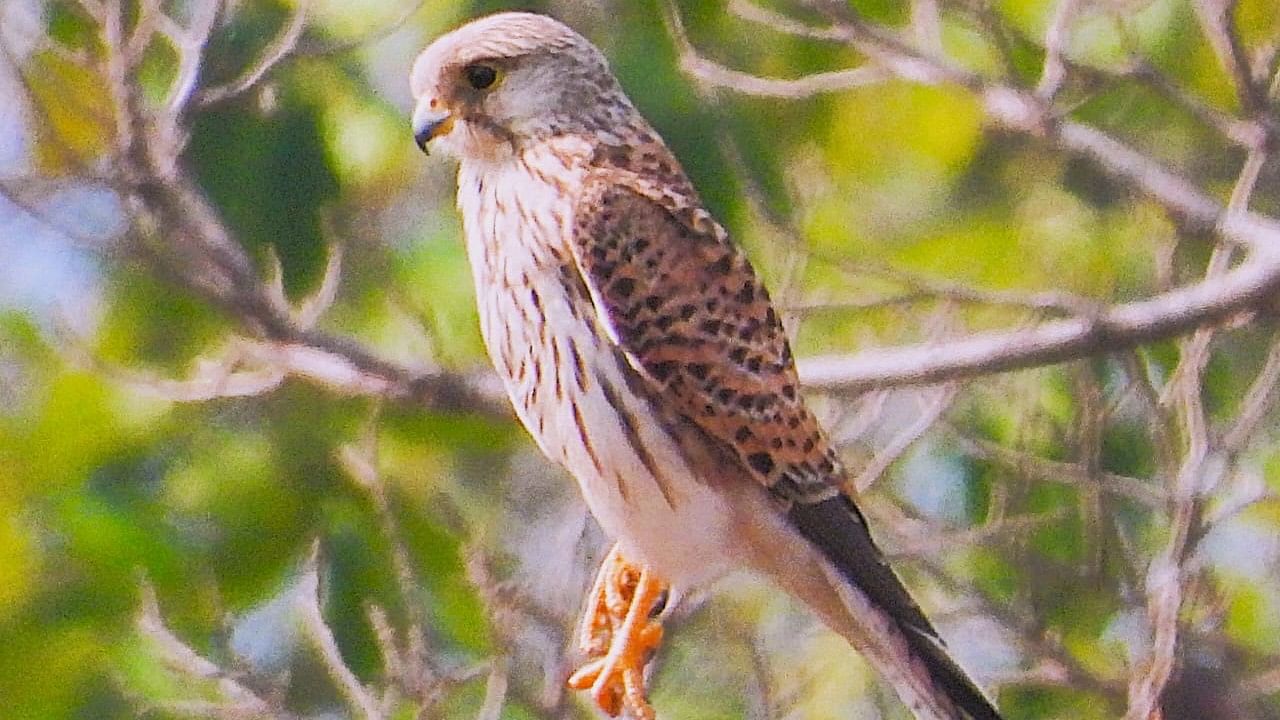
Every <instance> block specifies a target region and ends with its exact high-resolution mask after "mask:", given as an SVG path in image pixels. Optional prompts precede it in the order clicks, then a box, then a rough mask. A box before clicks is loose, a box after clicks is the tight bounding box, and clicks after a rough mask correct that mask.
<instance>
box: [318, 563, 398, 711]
mask: <svg viewBox="0 0 1280 720" xmlns="http://www.w3.org/2000/svg"><path fill="white" fill-rule="evenodd" d="M319 558H320V548H319V544H316V545H315V546H314V547H313V548H312V550H311V553H310V555H309V557H308V558H307V561H306V565H305V566H304V568H303V571H302V577H301V579H300V580H299V582H298V587H297V607H298V613H299V616H300V619H301V621H302V630H303V634H304V635H305V636H306V637H307V639H308V640H310V641H311V644H312V646H313V647H314V648H315V649H316V652H317V654H318V655H319V656H320V661H321V663H322V664H323V665H324V669H325V671H326V672H327V673H328V674H329V678H330V679H331V680H333V682H334V685H335V686H336V687H337V689H338V693H339V694H340V695H341V696H342V699H343V701H344V702H346V704H347V706H348V707H349V708H350V709H351V711H352V712H353V713H355V714H356V715H357V716H358V717H361V718H364V719H365V720H381V718H382V709H381V708H380V707H379V704H378V701H377V700H376V699H375V698H374V697H373V695H371V694H370V693H369V691H368V690H367V689H366V688H365V686H364V685H363V684H362V683H361V682H360V678H357V677H356V675H355V673H353V672H351V668H349V667H347V663H346V661H345V660H343V659H342V651H341V650H339V649H338V641H337V639H335V638H334V637H333V631H332V630H330V629H329V626H328V624H327V623H325V621H324V615H323V613H321V611H320V568H319V564H320V559H319Z"/></svg>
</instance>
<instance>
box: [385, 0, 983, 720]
mask: <svg viewBox="0 0 1280 720" xmlns="http://www.w3.org/2000/svg"><path fill="white" fill-rule="evenodd" d="M410 89H411V91H412V94H413V97H414V107H413V111H412V125H413V134H414V138H415V140H416V142H417V144H418V145H419V147H421V149H422V150H423V151H424V152H427V153H428V154H431V153H432V152H435V153H438V154H441V155H445V156H447V157H451V158H453V159H455V160H456V161H457V163H458V169H457V206H458V209H459V212H460V214H461V217H462V225H463V236H464V242H465V245H466V249H467V255H468V258H469V263H470V266H471V271H472V276H473V280H474V282H475V288H476V299H477V305H478V315H479V322H480V330H481V335H482V336H483V339H484V343H485V346H486V348H487V351H488V353H489V355H490V358H491V359H492V361H493V364H494V366H495V368H496V370H497V373H498V375H499V376H500V378H501V380H502V383H503V386H504V387H505V390H506V393H507V395H508V396H509V398H510V400H511V403H512V406H513V408H514V411H515V414H516V416H517V417H518V419H519V421H520V422H521V424H523V426H524V427H525V428H526V429H527V430H528V432H529V434H530V435H531V436H532V438H533V440H534V442H535V443H536V444H537V446H538V447H539V449H540V450H541V451H542V452H543V453H544V454H545V455H546V456H547V457H548V458H550V459H551V460H553V461H555V462H557V463H559V464H560V465H562V466H563V467H564V468H565V469H567V471H568V473H569V474H570V475H572V476H573V478H574V479H575V480H576V481H577V483H578V485H579V487H580V489H581V491H582V495H583V497H584V499H585V501H586V504H587V507H588V509H589V510H590V511H591V513H592V514H593V515H594V517H595V519H596V521H597V522H598V523H599V525H600V526H601V528H602V529H603V531H604V532H605V533H606V534H607V535H608V536H609V537H610V538H612V539H613V540H614V541H615V545H614V546H613V549H612V550H611V551H610V552H609V555H608V557H607V558H606V560H605V562H604V564H603V565H602V567H601V570H600V573H599V574H598V576H597V579H596V582H595V584H594V586H593V587H592V589H591V592H590V594H589V595H588V599H587V609H586V612H585V614H584V618H583V625H582V629H581V638H580V641H581V643H582V646H583V649H584V650H585V651H586V652H587V655H588V658H589V662H587V663H586V664H585V665H584V666H583V667H582V668H581V669H580V670H579V671H578V672H577V673H575V674H574V675H573V676H572V677H570V678H569V685H570V686H571V687H576V688H579V689H583V690H588V691H589V692H590V693H591V697H592V698H593V699H594V701H595V702H596V703H597V705H598V706H599V707H600V708H601V709H603V710H604V711H605V712H606V713H607V714H609V715H611V716H613V715H616V714H618V713H619V712H620V711H622V710H624V709H625V710H627V711H629V712H630V713H631V714H632V715H633V716H634V717H639V718H651V717H654V712H655V711H654V709H653V708H652V707H651V706H650V705H649V704H648V701H647V699H646V697H645V688H644V677H643V671H644V668H645V666H646V663H647V662H648V660H649V659H650V656H651V655H652V654H653V653H654V652H656V651H657V649H658V647H659V645H660V642H661V635H662V628H661V622H660V621H661V617H660V614H661V613H660V611H661V610H662V607H663V606H664V604H665V603H666V599H667V597H668V593H669V591H670V590H671V589H672V588H675V590H676V591H677V592H684V591H687V590H689V589H692V588H701V587H705V586H708V585H710V584H711V583H713V582H714V581H715V580H717V579H718V578H720V577H722V576H723V575H725V574H727V573H729V572H731V571H735V570H740V569H745V570H750V571H755V572H757V573H759V574H761V575H763V576H764V577H766V578H768V579H770V580H771V581H773V583H774V584H775V585H776V586H778V587H780V588H782V589H783V590H784V591H786V592H789V593H790V594H792V595H793V596H795V597H796V598H797V599H799V600H800V601H801V602H802V603H803V604H805V605H806V606H808V607H809V608H811V609H812V611H813V612H814V613H815V614H816V615H817V616H818V617H820V618H821V619H822V620H823V621H825V623H826V624H827V625H829V626H830V627H831V628H832V629H834V630H835V631H836V632H837V633H839V634H840V635H842V636H843V637H844V638H846V639H847V640H848V642H849V643H850V644H851V645H852V646H853V648H854V649H856V650H857V651H858V652H860V653H861V654H862V655H863V656H864V657H865V658H866V659H867V660H868V661H869V662H870V663H871V664H872V665H873V666H874V667H875V668H876V669H877V671H878V672H879V673H880V674H881V676H882V677H883V678H884V679H885V680H886V682H887V683H888V684H889V685H890V686H891V687H892V688H893V689H894V691H895V692H896V693H897V695H898V696H899V698H900V699H901V700H902V701H903V703H904V704H905V705H906V706H907V708H908V709H910V710H911V711H912V712H913V713H914V714H915V715H916V717H919V718H930V719H940V720H959V719H971V720H993V719H997V718H999V717H1000V714H999V712H998V711H997V709H996V707H995V705H994V704H993V702H992V701H991V700H990V699H988V697H987V696H986V695H985V694H984V693H983V691H982V690H981V689H980V688H979V687H978V686H977V685H976V684H975V682H974V681H973V680H971V679H970V677H969V676H968V675H967V674H966V673H965V671H964V670H963V669H962V668H961V667H960V665H959V664H958V663H957V662H956V661H955V660H954V659H952V657H951V656H950V654H949V651H948V649H947V646H946V644H945V642H944V641H943V639H942V638H941V636H940V635H939V634H938V632H937V630H936V629H935V628H934V626H933V625H932V624H931V623H930V621H929V620H928V619H927V617H926V616H925V614H924V613H923V612H922V610H921V608H920V606H919V605H918V604H917V603H916V601H915V600H914V599H913V598H912V596H911V594H910V593H909V592H908V590H907V588H906V587H905V586H904V585H903V583H902V581H901V580H900V579H899V577H898V576H897V574H895V572H894V571H893V570H892V569H891V568H890V566H889V565H888V564H887V562H886V559H885V556H884V554H883V553H882V552H881V551H880V549H879V548H878V547H877V545H876V543H875V541H874V539H873V537H872V534H871V530H870V528H869V527H868V524H867V520H866V518H865V517H864V515H863V513H862V512H861V511H860V510H859V508H858V506H857V504H856V503H855V498H854V496H853V495H852V494H851V491H850V490H849V489H848V488H849V486H850V485H851V484H850V483H849V482H848V479H849V476H848V472H847V470H846V469H845V467H844V465H843V463H842V462H841V459H840V457H839V455H838V454H837V452H836V449H835V447H834V446H833V444H832V442H831V440H830V439H829V438H828V436H827V434H826V433H825V431H824V430H823V428H822V427H821V426H820V425H819V422H818V420H817V418H816V416H815V415H814V413H813V412H812V411H811V410H810V409H809V408H808V407H807V406H806V404H805V399H804V397H803V395H802V393H801V391H800V384H799V380H798V375H797V371H796V366H795V359H794V357H793V355H792V351H791V347H790V344H789V341H788V338H787V336H786V332H785V331H784V328H783V324H782V322H781V319H780V317H779V315H778V312H777V310H776V308H775V307H774V306H773V304H772V303H771V300H770V297H769V293H768V291H767V289H766V288H765V287H764V285H763V283H762V282H761V280H760V278H759V276H758V275H757V274H756V272H755V270H754V269H753V267H752V264H751V263H750V262H749V260H748V258H747V257H746V255H745V254H744V253H743V251H742V250H741V249H740V248H739V247H738V246H737V245H735V244H734V243H733V242H732V241H731V239H730V238H729V235H728V233H727V232H726V230H725V229H724V227H723V226H722V225H721V224H720V223H718V222H717V221H716V220H715V219H714V218H713V217H712V215H711V214H710V213H709V212H708V211H707V210H706V208H705V207H704V206H703V203H702V201H701V200H700V199H699V196H698V193H697V191H696V190H695V188H694V187H693V185H692V183H691V181H690V180H689V178H688V176H687V175H686V174H685V172H684V170H683V168H682V166H681V165H680V163H679V162H678V161H677V159H676V158H675V156H674V154H673V153H672V152H671V150H670V149H669V148H668V147H667V146H666V145H665V143H664V142H663V140H662V139H661V137H660V136H659V135H658V133H657V131H655V129H654V128H653V127H652V126H651V125H650V124H649V123H648V122H647V121H646V120H645V119H644V117H643V116H642V115H641V114H640V112H639V111H638V110H637V109H636V108H635V106H634V105H633V104H632V103H631V101H630V100H629V99H628V97H627V95H626V94H625V92H624V91H623V89H622V87H621V85H620V84H619V82H618V80H617V79H616V78H615V77H614V75H613V73H612V71H611V70H610V68H609V65H608V61H607V60H606V58H605V56H604V54H603V53H602V52H601V51H600V50H599V49H598V48H597V47H596V46H595V45H593V44H592V43H591V42H590V41H589V40H587V39H586V38H585V37H583V36H582V35H580V34H579V33H577V32H576V31H574V30H573V29H571V28H570V27H568V26H567V25H565V24H563V23H561V22H559V21H557V20H555V19H553V18H551V17H549V16H545V15H540V14H534V13H522V12H504V13H498V14H493V15H488V16H485V17H481V18H478V19H475V20H472V21H470V22H468V23H466V24H464V25H462V26H460V27H458V28H456V29H454V30H452V31H450V32H448V33H446V34H444V35H442V36H440V37H438V38H437V39H435V40H434V41H433V42H431V43H430V44H429V45H428V46H427V47H426V48H425V49H424V50H423V51H422V52H421V54H420V55H419V56H418V57H417V59H416V60H415V61H414V63H413V67H412V70H411V73H410Z"/></svg>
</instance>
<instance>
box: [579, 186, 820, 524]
mask: <svg viewBox="0 0 1280 720" xmlns="http://www.w3.org/2000/svg"><path fill="white" fill-rule="evenodd" d="M577 208H578V210H577V213H576V216H575V218H574V236H573V237H574V244H575V248H574V255H575V257H576V258H577V260H578V262H579V264H580V266H581V270H582V274H583V276H584V279H585V280H586V282H587V285H588V286H589V288H590V290H591V294H592V297H593V300H594V302H595V303H596V304H597V306H598V307H599V309H600V312H601V314H602V315H603V316H604V320H605V324H606V325H607V326H608V327H609V331H610V334H611V335H612V336H613V338H614V340H615V341H616V342H617V343H618V345H619V347H620V348H621V350H622V351H623V353H624V354H625V356H626V357H627V360H628V362H630V364H631V365H632V367H633V368H635V369H636V370H637V371H638V373H639V375H640V376H641V377H642V378H643V379H644V382H645V383H646V384H648V385H649V389H650V390H651V391H652V392H653V393H655V394H656V396H658V397H659V398H661V402H662V404H663V407H664V408H666V409H669V410H674V411H675V412H676V413H678V414H679V416H680V419H681V420H685V421H690V422H692V423H694V424H695V425H696V426H697V427H698V428H699V429H701V430H702V431H703V432H704V433H705V434H707V435H709V436H711V437H712V438H714V439H715V440H717V441H719V442H720V443H721V444H722V445H723V446H724V447H725V448H728V449H729V450H730V451H732V452H734V453H735V454H737V456H738V457H739V458H740V459H741V461H742V463H743V465H744V466H745V467H746V468H748V469H749V470H750V472H751V473H752V474H754V476H755V477H756V478H757V479H758V480H759V481H760V482H762V483H764V484H765V485H766V486H767V487H769V488H770V489H771V490H772V491H773V492H774V493H775V494H776V495H778V496H780V497H782V498H784V499H787V500H794V499H799V498H808V499H816V498H817V497H822V496H829V495H832V494H833V493H834V487H833V486H832V484H831V482H830V481H831V479H832V478H835V477H838V476H839V475H840V469H839V467H838V460H837V458H836V455H835V452H834V451H833V450H832V449H831V448H830V447H829V445H828V443H827V442H826V440H825V438H824V437H823V434H822V431H821V430H820V429H819V427H818V423H817V421H816V419H815V418H814V417H813V415H812V413H810V412H809V410H808V409H807V408H806V407H805V406H804V402H803V400H802V399H801V398H800V396H799V385H798V380H797V377H796V370H795V363H794V361H793V359H792V356H791V348H790V347H789V345H788V343H787V338H786V334H785V332H784V331H783V328H782V323H781V321H780V320H779V318H778V314H777V312H776V311H775V310H774V308H773V306H772V304H771V303H770V301H769V294H768V292H766V290H765V288H764V286H763V285H762V284H761V282H760V280H759V278H757V277H756V274H755V272H754V270H752V268H751V264H750V263H749V262H748V261H747V259H746V257H745V256H744V255H743V253H742V252H741V251H740V250H739V249H738V248H736V247H735V246H734V245H733V244H731V243H730V242H729V241H728V238H727V237H726V235H725V232H724V230H723V229H721V228H720V226H719V225H717V224H716V223H715V221H714V220H712V219H711V218H710V216H709V215H708V214H707V213H706V212H705V211H704V210H702V209H701V208H699V207H697V206H696V205H693V204H689V205H688V206H685V205H682V204H681V203H680V202H679V201H678V200H677V199H672V198H671V197H669V196H663V195H658V194H648V193H646V192H645V186H644V185H643V184H642V183H641V184H635V185H633V184H628V183H624V182H619V181H618V174H617V173H600V174H598V175H595V176H589V177H588V179H587V181H586V183H585V185H584V188H583V193H582V195H580V197H579V200H578V205H577Z"/></svg>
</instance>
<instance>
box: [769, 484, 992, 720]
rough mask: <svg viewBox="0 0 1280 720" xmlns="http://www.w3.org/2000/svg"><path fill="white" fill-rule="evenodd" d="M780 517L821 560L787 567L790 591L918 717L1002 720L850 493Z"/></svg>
mask: <svg viewBox="0 0 1280 720" xmlns="http://www.w3.org/2000/svg"><path fill="white" fill-rule="evenodd" d="M786 521H787V522H788V523H789V524H790V525H791V526H792V527H793V528H794V529H795V530H797V531H799V533H800V535H801V536H803V537H804V538H805V539H806V540H807V541H808V543H809V544H810V546H811V547H812V548H815V549H817V550H818V553H819V555H821V557H822V558H823V559H825V561H826V562H825V563H819V564H821V565H822V567H820V568H808V569H807V571H805V572H802V573H796V572H795V571H794V570H792V571H788V572H790V575H791V578H790V582H788V584H789V585H792V587H789V588H788V590H790V591H791V592H792V593H794V594H797V595H800V596H801V599H803V600H805V601H807V602H808V603H809V604H810V605H812V606H813V607H815V609H817V610H818V612H819V613H820V614H821V615H822V616H823V619H824V620H826V622H827V623H828V624H829V625H831V626H832V628H833V629H834V630H836V631H837V632H839V633H840V634H841V635H843V636H844V637H845V638H846V639H847V640H849V642H850V643H851V644H852V645H853V646H854V647H855V648H856V649H857V650H858V651H859V652H860V653H861V654H862V655H863V656H864V657H866V658H867V659H868V660H869V661H870V662H871V663H872V664H873V665H874V666H875V667H876V669H877V670H878V671H879V672H880V673H881V674H882V675H883V676H884V677H885V679H886V680H887V681H888V682H889V683H890V684H891V685H892V686H893V688H894V689H895V691H897V693H898V695H899V697H901V698H902V700H903V702H904V703H906V705H907V706H908V707H909V708H910V709H911V710H912V712H914V713H915V715H916V717H917V718H922V719H925V718H927V719H929V720H1001V717H1000V713H999V711H997V710H996V708H995V705H994V704H992V702H991V701H990V700H989V699H987V697H986V696H985V695H984V694H983V692H982V691H981V690H980V689H979V688H978V686H977V685H976V684H975V683H974V682H973V680H971V679H970V678H969V676H968V675H967V674H966V673H965V672H964V670H963V669H962V668H961V667H960V666H959V665H958V664H957V663H956V661H955V660H954V659H952V657H951V655H950V654H949V652H948V651H947V647H946V644H945V643H944V642H943V641H942V638H941V637H939V635H938V633H937V631H935V630H934V628H933V625H932V624H931V623H930V622H929V620H928V618H926V617H925V615H924V613H923V612H921V610H920V607H919V605H917V604H916V602H915V600H914V599H912V597H911V595H910V593H908V592H907V589H906V587H905V586H904V585H903V584H902V581H901V580H899V579H898V576H897V575H896V574H895V573H894V572H893V570H892V569H891V568H890V567H889V565H888V564H887V563H886V562H885V559H884V555H883V554H882V553H881V552H880V550H879V548H877V547H876V545H875V543H874V541H873V540H872V538H871V534H870V531H869V530H868V528H867V524H866V521H865V519H864V518H863V516H862V513H861V512H860V511H859V510H858V509H857V507H856V506H855V505H854V504H853V502H852V501H851V500H850V499H849V498H848V497H846V496H844V495H843V494H839V495H836V496H834V497H829V498H826V499H823V500H818V501H816V502H809V503H805V502H801V501H796V502H794V503H793V504H792V506H791V508H790V509H789V510H788V512H787V514H786ZM815 570H816V572H815ZM805 576H807V577H805ZM820 576H821V577H822V578H824V579H819V577H820Z"/></svg>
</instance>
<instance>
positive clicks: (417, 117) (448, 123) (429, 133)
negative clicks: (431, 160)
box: [413, 98, 453, 153]
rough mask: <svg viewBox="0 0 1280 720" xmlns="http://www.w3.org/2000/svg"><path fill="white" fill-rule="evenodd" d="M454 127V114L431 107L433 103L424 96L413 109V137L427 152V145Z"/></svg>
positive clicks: (423, 150)
mask: <svg viewBox="0 0 1280 720" xmlns="http://www.w3.org/2000/svg"><path fill="white" fill-rule="evenodd" d="M452 129H453V115H450V114H449V113H448V112H447V111H443V110H437V109H435V108H433V107H431V103H430V102H428V101H427V100H426V98H423V101H422V102H419V103H418V106H417V107H415V108H414V110H413V139H414V141H415V142H417V143H418V147H419V148H422V152H424V153H425V152H427V145H428V144H429V143H430V142H431V141H432V140H434V139H435V138H437V137H439V136H441V135H447V134H448V133H449V131H450V130H452Z"/></svg>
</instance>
